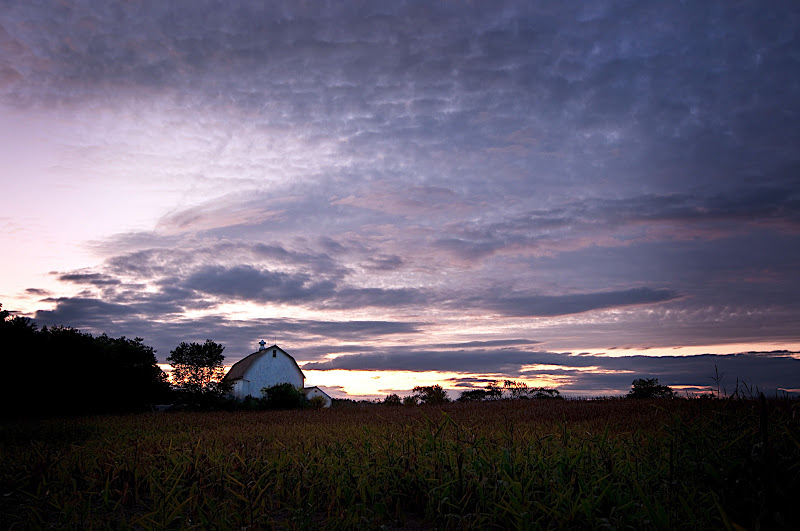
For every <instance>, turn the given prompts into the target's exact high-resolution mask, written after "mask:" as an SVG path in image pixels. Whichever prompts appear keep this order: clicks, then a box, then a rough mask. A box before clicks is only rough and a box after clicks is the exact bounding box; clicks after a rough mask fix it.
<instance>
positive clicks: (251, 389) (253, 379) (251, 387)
mask: <svg viewBox="0 0 800 531" xmlns="http://www.w3.org/2000/svg"><path fill="white" fill-rule="evenodd" d="M240 382H241V384H240ZM287 382H288V383H290V384H292V385H293V386H295V387H298V388H300V389H302V388H303V375H302V373H300V371H299V369H298V368H297V365H296V364H295V362H294V361H292V360H291V359H290V358H289V356H288V355H286V354H284V353H283V352H281V350H280V349H277V355H276V357H274V358H273V357H272V349H271V348H270V349H266V350H265V351H264V353H263V354H262V355H261V356H260V357H259V358H258V359H257V360H256V361H255V362H253V364H252V365H251V366H250V368H249V369H247V372H246V373H245V374H244V378H243V379H242V380H238V381H237V383H236V384H235V385H234V388H233V395H234V396H235V397H236V398H240V399H241V398H244V397H246V396H247V395H248V394H249V395H252V396H254V397H256V398H259V397H261V389H262V388H264V387H272V386H273V385H278V384H281V383H287Z"/></svg>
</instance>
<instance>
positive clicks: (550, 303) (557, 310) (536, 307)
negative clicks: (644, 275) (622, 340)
mask: <svg viewBox="0 0 800 531" xmlns="http://www.w3.org/2000/svg"><path fill="white" fill-rule="evenodd" d="M678 297H679V295H678V294H677V293H675V292H673V291H670V290H664V289H661V290H654V289H650V288H632V289H629V290H625V291H611V292H603V293H578V294H573V295H559V296H544V295H532V296H514V295H511V296H501V297H497V298H494V299H492V300H490V301H488V303H487V304H486V306H487V307H488V308H491V309H493V310H496V311H499V312H500V313H502V314H503V315H509V316H514V317H553V316H557V315H569V314H576V313H582V312H588V311H591V310H598V309H603V308H618V307H624V306H630V305H635V304H652V303H658V302H665V301H670V300H674V299H676V298H678ZM478 304H480V301H478Z"/></svg>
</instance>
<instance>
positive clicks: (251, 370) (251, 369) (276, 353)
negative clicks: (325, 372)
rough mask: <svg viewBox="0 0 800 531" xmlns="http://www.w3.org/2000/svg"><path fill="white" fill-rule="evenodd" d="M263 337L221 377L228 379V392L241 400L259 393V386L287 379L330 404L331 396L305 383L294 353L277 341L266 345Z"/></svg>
mask: <svg viewBox="0 0 800 531" xmlns="http://www.w3.org/2000/svg"><path fill="white" fill-rule="evenodd" d="M265 345H266V343H265V342H264V341H263V340H262V341H261V342H260V343H259V349H258V351H257V352H253V353H252V354H250V355H249V356H247V357H245V358H243V359H241V360H239V361H237V362H236V363H234V364H233V366H232V367H231V368H230V370H229V371H228V373H227V374H226V375H225V378H224V379H223V381H226V382H231V383H232V384H233V388H232V390H231V394H232V395H233V396H234V397H235V398H237V399H239V400H243V399H244V398H246V397H247V396H253V397H260V396H261V389H263V388H264V387H272V386H273V385H278V384H282V383H290V384H292V385H293V386H295V387H296V388H298V389H300V390H301V391H303V392H304V393H305V395H306V396H307V397H308V398H309V399H310V398H313V397H315V396H321V397H323V398H324V399H325V407H330V406H331V402H332V400H331V397H330V396H328V395H327V393H325V391H323V390H322V389H320V388H319V387H317V386H313V387H304V382H305V379H306V377H305V375H304V374H303V371H302V370H300V366H299V365H297V362H296V361H295V359H294V358H293V357H291V356H290V355H289V354H288V353H287V352H286V351H285V350H283V349H282V348H280V347H279V346H278V345H272V346H271V347H265Z"/></svg>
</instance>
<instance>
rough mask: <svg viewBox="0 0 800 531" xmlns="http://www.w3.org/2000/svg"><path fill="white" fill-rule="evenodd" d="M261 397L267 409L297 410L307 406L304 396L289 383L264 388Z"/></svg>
mask: <svg viewBox="0 0 800 531" xmlns="http://www.w3.org/2000/svg"><path fill="white" fill-rule="evenodd" d="M261 395H262V397H263V398H262V401H263V403H264V406H265V407H266V408H267V409H299V408H302V407H305V406H306V405H307V404H308V399H307V398H306V395H305V394H303V392H302V391H301V390H300V389H298V388H297V387H295V386H293V385H292V384H290V383H281V384H278V385H273V386H272V387H264V388H263V389H261Z"/></svg>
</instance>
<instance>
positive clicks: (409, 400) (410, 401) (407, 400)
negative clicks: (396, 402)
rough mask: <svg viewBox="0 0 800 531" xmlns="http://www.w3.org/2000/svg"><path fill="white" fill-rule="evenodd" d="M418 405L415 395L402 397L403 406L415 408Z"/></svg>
mask: <svg viewBox="0 0 800 531" xmlns="http://www.w3.org/2000/svg"><path fill="white" fill-rule="evenodd" d="M418 404H419V397H418V396H417V395H408V396H404V397H403V405H404V406H416V405H418Z"/></svg>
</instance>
